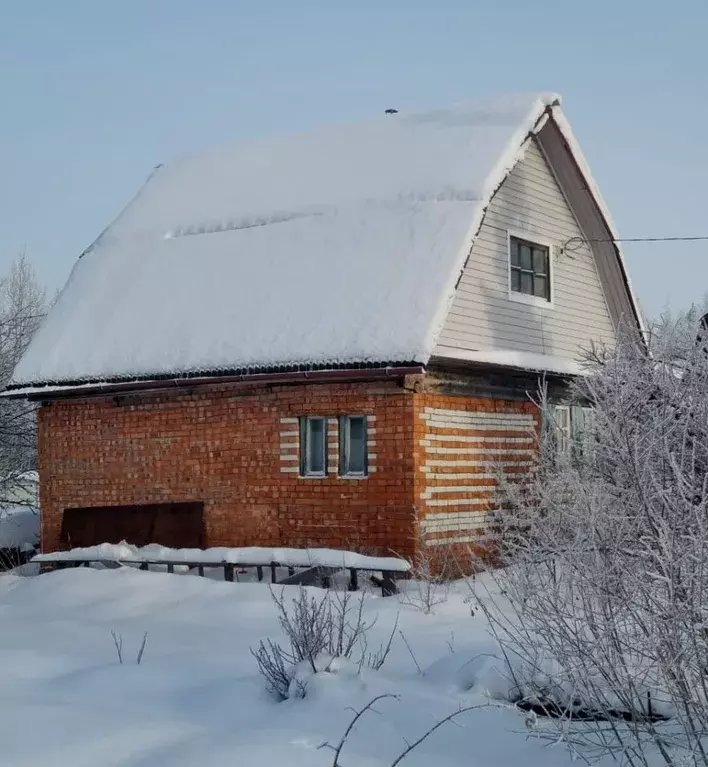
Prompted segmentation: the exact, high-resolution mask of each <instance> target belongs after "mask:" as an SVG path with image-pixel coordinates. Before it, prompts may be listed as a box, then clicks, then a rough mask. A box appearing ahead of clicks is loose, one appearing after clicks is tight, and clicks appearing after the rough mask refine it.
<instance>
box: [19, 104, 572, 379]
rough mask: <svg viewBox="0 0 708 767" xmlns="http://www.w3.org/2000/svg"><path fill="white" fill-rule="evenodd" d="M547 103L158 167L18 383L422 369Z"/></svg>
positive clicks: (485, 108) (385, 123)
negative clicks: (287, 370)
mask: <svg viewBox="0 0 708 767" xmlns="http://www.w3.org/2000/svg"><path fill="white" fill-rule="evenodd" d="M557 103H558V97H557V96H555V95H553V94H536V95H524V96H513V97H505V98H497V99H493V100H489V101H485V102H481V103H466V104H462V105H459V106H456V107H453V108H451V109H446V110H437V111H431V112H425V113H418V114H404V113H400V114H396V115H386V116H382V117H381V118H379V119H375V120H371V121H369V122H365V123H363V124H360V125H355V126H344V127H336V128H329V129H325V130H321V131H318V132H315V133H309V134H301V135H294V136H287V137H280V138H275V139H269V140H262V141H255V142H248V143H242V144H238V145H236V146H234V147H231V148H226V149H219V150H213V151H207V152H203V153H201V154H195V155H193V156H190V157H187V158H184V159H182V160H179V161H176V162H174V163H172V164H169V165H166V166H160V167H158V168H157V169H156V170H155V172H154V173H153V175H152V176H151V177H150V178H149V179H148V181H147V182H146V184H145V186H144V187H143V189H142V190H141V191H140V192H139V194H138V195H137V196H136V198H135V199H134V200H133V201H132V202H131V203H130V204H129V205H128V207H127V208H126V209H125V210H124V211H123V212H122V213H121V214H120V215H119V217H118V218H117V220H116V221H115V222H114V223H113V224H111V225H110V226H109V227H108V228H107V229H106V231H105V232H104V233H103V234H102V235H101V236H100V237H99V238H98V239H97V241H96V242H95V243H94V244H93V246H91V248H89V249H88V251H87V252H86V253H85V254H83V255H82V257H81V258H80V259H79V261H78V262H77V264H76V265H75V267H74V269H73V271H72V274H71V276H70V278H69V281H68V283H67V285H66V286H65V288H64V290H63V291H62V293H61V295H60V297H59V299H58V301H57V302H56V304H55V306H54V308H53V309H52V311H51V312H50V315H49V317H48V319H47V321H46V322H45V323H44V325H43V326H42V328H41V329H40V331H39V332H38V333H37V335H36V336H35V338H34V339H33V341H32V343H31V345H30V347H29V349H28V351H27V353H26V354H25V356H24V357H23V359H22V360H21V362H20V364H19V365H18V367H17V369H16V370H15V373H14V377H13V381H12V383H13V385H15V386H18V385H23V384H24V385H27V384H32V383H60V382H67V381H70V382H75V383H78V382H84V381H100V380H112V379H116V378H129V377H142V378H144V377H150V376H156V375H167V374H175V373H177V374H179V373H183V374H185V373H191V374H194V373H208V372H212V371H214V372H215V371H223V370H259V369H264V368H272V367H285V366H290V365H318V366H321V365H326V366H327V365H354V364H363V363H395V362H421V363H425V362H427V360H428V358H429V356H430V353H431V350H432V348H433V346H434V343H435V339H436V336H437V333H438V331H439V329H440V327H441V326H442V323H443V321H444V318H445V314H446V311H447V308H448V306H449V301H450V300H451V298H452V295H453V293H454V286H455V283H456V280H457V278H458V276H459V273H460V270H461V269H462V267H463V264H464V260H465V257H466V256H467V254H468V252H469V248H470V246H471V242H472V239H473V237H474V236H475V234H476V232H477V229H478V228H479V224H480V223H481V219H482V215H483V213H484V209H485V207H486V205H487V204H488V202H489V200H490V198H491V196H492V194H493V193H494V191H495V190H496V188H497V187H498V186H499V184H500V183H501V182H502V181H503V180H504V177H505V176H506V174H507V173H508V171H509V170H510V169H511V167H512V166H513V165H514V164H515V162H516V161H517V160H518V158H519V157H520V155H521V153H522V151H523V144H524V140H525V139H526V137H527V135H528V133H529V132H530V131H531V130H532V129H533V128H534V125H535V124H536V123H537V121H538V120H539V118H540V117H541V116H542V115H543V113H544V111H545V110H546V108H547V107H549V106H551V105H554V104H557Z"/></svg>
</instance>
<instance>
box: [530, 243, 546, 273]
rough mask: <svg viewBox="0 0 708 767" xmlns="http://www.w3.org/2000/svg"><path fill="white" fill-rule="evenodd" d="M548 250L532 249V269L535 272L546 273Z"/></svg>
mask: <svg viewBox="0 0 708 767" xmlns="http://www.w3.org/2000/svg"><path fill="white" fill-rule="evenodd" d="M547 256H548V251H547V250H540V249H538V248H534V249H533V270H534V272H536V274H548V258H547Z"/></svg>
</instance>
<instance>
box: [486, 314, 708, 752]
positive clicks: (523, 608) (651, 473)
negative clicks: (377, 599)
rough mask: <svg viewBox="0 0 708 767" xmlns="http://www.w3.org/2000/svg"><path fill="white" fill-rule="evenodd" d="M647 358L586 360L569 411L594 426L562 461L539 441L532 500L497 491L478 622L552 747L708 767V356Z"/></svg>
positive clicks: (662, 348)
mask: <svg viewBox="0 0 708 767" xmlns="http://www.w3.org/2000/svg"><path fill="white" fill-rule="evenodd" d="M650 346H651V352H650V351H648V349H647V347H646V346H645V344H644V343H642V342H641V341H640V340H638V339H637V338H636V337H631V336H629V335H627V336H626V337H624V338H623V339H621V342H620V343H619V344H618V346H617V348H616V349H615V350H614V351H611V352H610V351H606V350H595V351H594V352H593V353H592V354H591V355H589V357H588V364H589V365H590V366H591V374H590V375H589V376H587V377H586V378H584V379H583V380H581V381H579V382H576V383H575V384H574V386H573V389H572V392H571V395H572V397H574V398H575V399H576V400H578V401H582V402H584V403H591V404H592V406H593V410H594V418H593V419H592V420H593V422H594V423H592V424H590V425H589V427H588V428H587V429H586V430H585V432H584V433H582V434H570V435H566V440H569V443H567V444H566V445H565V448H566V449H565V450H562V451H559V450H558V444H557V442H554V440H553V439H546V440H544V442H543V445H542V449H541V452H540V454H539V464H538V467H537V471H536V472H535V475H534V478H533V481H532V482H531V483H530V485H529V486H526V487H523V488H522V487H516V488H513V487H512V488H509V487H506V488H503V489H502V490H503V492H504V494H505V498H504V504H503V508H502V509H500V510H499V512H498V524H499V525H500V527H501V530H502V533H503V543H504V550H503V557H504V562H505V564H506V566H507V567H506V570H505V571H504V572H500V573H498V574H497V575H496V576H494V582H495V589H494V593H492V592H491V590H490V593H489V594H487V598H485V599H484V600H480V606H481V607H482V609H484V610H485V612H486V613H487V616H488V618H489V621H490V625H491V627H492V631H493V633H494V634H495V635H496V637H497V639H498V641H499V643H500V645H501V647H502V650H503V655H504V658H505V659H506V665H507V671H508V674H509V677H510V678H511V679H513V687H514V688H515V697H516V698H517V699H518V701H519V702H520V703H522V704H524V705H525V706H526V707H527V708H530V709H531V710H535V711H536V712H537V713H541V714H543V713H546V714H549V715H551V717H552V721H555V722H556V723H557V728H558V729H557V732H556V733H555V734H553V737H554V738H556V739H561V740H563V741H564V742H565V743H566V744H568V745H569V747H571V748H572V749H573V750H574V751H575V752H576V753H577V754H579V755H581V756H583V757H586V758H590V757H593V758H594V757H601V756H604V755H607V754H611V755H613V756H615V757H617V758H618V759H620V760H621V761H624V762H625V763H627V764H631V765H648V764H649V763H650V762H654V761H655V760H656V758H657V756H658V757H659V758H660V759H661V760H663V762H664V763H665V764H667V765H678V764H694V765H695V764H701V765H708V754H707V752H706V750H705V749H706V746H705V742H706V737H707V736H708V629H706V626H708V348H707V344H706V339H705V337H704V335H703V334H702V333H701V332H697V329H696V328H695V327H694V328H693V329H689V331H688V332H686V329H685V328H679V329H677V328H676V327H673V328H672V331H671V332H670V333H668V334H666V333H664V334H660V335H658V336H654V337H653V338H652V339H651V344H650ZM539 406H540V407H541V408H542V409H543V410H544V411H545V412H546V413H547V415H548V416H552V412H553V411H552V408H551V405H550V403H548V402H547V400H546V398H545V396H544V394H543V393H541V396H540V398H539ZM546 420H547V421H551V418H550V417H549V418H547V419H546ZM500 594H501V595H502V596H501V597H500V596H499V595H500ZM579 719H583V720H585V724H583V725H582V726H581V725H574V726H573V727H570V726H569V723H572V722H573V720H575V721H577V720H579ZM545 731H546V732H548V730H547V729H546V730H545Z"/></svg>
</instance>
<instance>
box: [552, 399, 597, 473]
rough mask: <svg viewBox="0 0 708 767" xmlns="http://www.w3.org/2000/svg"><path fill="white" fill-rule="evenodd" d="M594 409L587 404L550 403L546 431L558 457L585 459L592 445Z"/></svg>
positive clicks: (587, 457) (588, 455) (591, 449)
mask: <svg viewBox="0 0 708 767" xmlns="http://www.w3.org/2000/svg"><path fill="white" fill-rule="evenodd" d="M594 428H595V410H594V408H592V407H589V406H587V405H552V406H551V407H550V409H549V412H548V414H547V423H546V433H547V434H548V435H549V437H550V439H552V445H553V448H554V451H555V453H556V455H557V456H558V457H559V458H563V459H565V460H571V459H572V460H573V461H585V460H588V459H589V458H590V457H591V456H592V451H593V446H594V436H593V432H594Z"/></svg>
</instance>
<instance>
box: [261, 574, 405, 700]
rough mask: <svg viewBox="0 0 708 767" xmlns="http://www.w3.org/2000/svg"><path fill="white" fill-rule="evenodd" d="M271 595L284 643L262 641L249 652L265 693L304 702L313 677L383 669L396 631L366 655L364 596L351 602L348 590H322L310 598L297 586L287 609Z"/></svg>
mask: <svg viewBox="0 0 708 767" xmlns="http://www.w3.org/2000/svg"><path fill="white" fill-rule="evenodd" d="M271 596H272V598H273V603H274V604H275V607H276V610H277V613H278V623H279V625H280V628H281V629H282V630H283V633H284V634H285V639H286V641H287V644H286V645H285V646H283V645H282V644H280V643H279V642H275V641H273V640H272V639H266V640H261V641H260V642H259V644H258V646H257V647H256V648H251V653H252V654H253V656H254V658H255V659H256V663H257V664H258V670H259V672H260V674H261V676H262V677H263V679H264V680H265V683H266V687H267V689H268V691H269V692H271V693H272V694H274V695H275V696H277V697H278V698H280V699H281V700H284V699H286V698H291V697H304V695H305V693H306V690H307V684H308V679H309V678H311V676H312V675H313V674H319V673H322V672H327V673H342V672H344V673H346V674H351V671H352V668H355V669H356V670H357V672H358V671H359V670H360V669H361V668H362V667H364V666H366V667H368V668H373V669H379V668H381V666H382V665H383V664H384V662H385V660H386V657H387V656H388V653H389V651H390V649H391V643H392V642H393V636H394V633H395V631H396V626H395V625H394V627H393V629H392V631H391V634H390V636H389V638H388V642H387V643H386V645H382V646H381V647H379V648H378V649H377V650H376V651H375V652H369V649H368V642H367V632H368V631H369V629H370V628H371V627H372V626H373V625H374V622H373V621H372V622H366V621H365V620H364V617H363V608H364V595H363V594H361V595H359V596H358V597H356V598H355V597H354V596H353V595H352V594H351V593H350V592H347V591H334V590H327V591H324V592H322V596H320V595H319V594H318V595H317V596H315V595H314V594H313V593H312V592H308V590H307V589H305V588H302V587H301V588H300V590H299V593H298V596H297V598H296V599H293V600H292V601H291V604H290V606H288V605H287V604H286V601H285V590H284V589H283V590H281V592H280V593H277V592H276V591H275V590H273V589H271Z"/></svg>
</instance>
